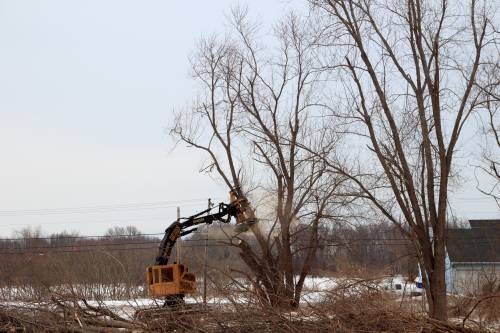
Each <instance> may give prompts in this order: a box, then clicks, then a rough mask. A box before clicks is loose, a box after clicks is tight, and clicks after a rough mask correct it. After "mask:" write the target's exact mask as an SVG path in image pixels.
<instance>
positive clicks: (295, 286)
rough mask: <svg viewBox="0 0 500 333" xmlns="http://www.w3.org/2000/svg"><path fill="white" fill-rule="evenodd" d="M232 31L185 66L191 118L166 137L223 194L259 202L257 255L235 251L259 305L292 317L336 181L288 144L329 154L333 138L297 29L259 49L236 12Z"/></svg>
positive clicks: (281, 28)
mask: <svg viewBox="0 0 500 333" xmlns="http://www.w3.org/2000/svg"><path fill="white" fill-rule="evenodd" d="M233 28H234V29H233V30H232V31H229V32H228V34H227V37H226V38H225V39H220V38H216V37H213V38H208V39H204V40H203V41H202V42H201V45H200V47H199V49H198V53H197V55H196V57H195V59H194V61H193V72H194V77H195V79H196V80H197V82H199V83H200V84H201V95H200V96H199V98H198V99H197V100H196V101H195V103H194V106H193V108H192V110H191V112H181V113H179V114H178V117H177V121H176V123H175V126H174V128H173V130H172V133H173V134H174V135H175V136H176V137H177V138H178V139H180V140H181V141H183V142H185V143H187V144H188V145H189V146H192V147H194V148H197V149H199V150H201V151H204V152H205V153H206V154H207V156H208V158H209V160H208V162H207V164H206V165H205V166H204V168H203V170H206V171H215V172H216V174H217V175H218V176H220V178H221V179H222V180H223V182H224V183H225V184H226V185H227V187H228V188H236V189H237V190H239V191H240V193H241V194H248V193H247V192H248V191H249V189H256V191H257V192H258V193H259V197H262V198H265V202H264V204H263V205H262V206H263V207H264V208H263V210H262V212H264V211H265V210H266V209H267V210H268V211H269V210H270V211H271V213H270V214H269V217H270V219H269V221H267V223H265V222H266V221H264V219H261V221H260V222H259V223H258V224H256V225H254V226H253V227H252V232H253V234H254V235H255V237H256V240H257V244H258V247H257V248H255V247H252V246H251V244H250V243H249V242H247V241H246V240H245V239H244V238H243V237H239V242H237V243H235V244H237V246H238V247H239V248H240V250H241V251H240V254H241V257H242V258H243V260H244V261H245V263H246V264H247V266H248V267H249V268H250V270H251V272H252V275H251V276H249V278H250V279H251V280H252V281H253V284H254V287H255V290H257V291H258V294H259V296H260V299H261V300H262V301H263V302H264V304H267V305H270V306H280V307H295V306H298V304H299V301H300V295H301V293H302V287H303V284H304V281H305V277H306V276H307V274H308V273H309V270H310V268H311V263H312V261H313V260H314V257H315V253H316V249H317V244H318V224H319V223H320V222H321V221H322V220H324V219H325V217H327V216H328V217H331V216H333V215H334V211H333V209H334V207H337V206H338V203H337V202H336V200H338V197H337V196H336V195H335V194H336V193H337V192H338V191H339V189H340V187H341V184H342V181H343V178H339V177H337V176H336V175H335V176H334V175H332V174H328V173H326V172H325V170H326V164H325V162H324V161H323V160H322V159H321V158H320V157H318V156H316V154H313V153H310V152H309V151H307V150H305V149H302V148H300V147H299V146H298V144H297V143H298V142H302V143H304V142H307V144H308V146H312V147H315V148H316V149H317V150H318V151H319V150H324V151H332V150H334V149H335V146H336V143H337V141H338V138H337V136H336V135H332V134H331V133H333V132H331V131H329V130H328V129H329V127H331V126H332V124H331V123H330V122H329V120H328V119H327V118H325V117H324V113H325V112H326V108H325V107H324V106H323V105H322V104H321V103H320V101H321V98H322V81H321V79H320V78H321V76H322V75H323V73H322V72H321V71H318V70H317V68H318V64H317V62H316V60H315V59H316V57H315V55H314V52H313V51H314V48H313V44H312V43H311V38H310V36H308V30H307V28H306V24H305V23H304V22H303V21H301V20H300V19H299V18H297V17H296V16H294V15H289V16H288V17H287V18H286V19H285V20H284V21H283V22H281V23H279V24H278V25H277V26H276V28H275V31H274V32H275V33H274V35H273V37H274V38H271V37H269V40H270V39H272V41H269V40H268V41H269V42H270V45H271V47H268V48H266V47H265V46H264V42H265V39H264V38H258V37H257V35H258V31H259V30H258V29H257V28H256V26H254V25H252V24H250V23H249V20H248V19H247V14H246V12H245V11H241V10H236V11H234V12H233ZM250 174H253V177H249V175H250ZM300 226H302V228H301V227H300ZM304 230H308V231H309V240H308V243H307V244H306V246H304V248H300V249H298V251H299V252H305V253H306V254H305V256H303V257H304V258H305V259H304V260H303V261H302V262H301V263H300V264H299V265H298V267H294V260H293V259H294V257H295V256H296V254H297V253H296V252H293V251H292V248H293V245H294V243H295V242H296V240H297V237H296V232H305V231H304ZM296 274H298V277H297V276H296Z"/></svg>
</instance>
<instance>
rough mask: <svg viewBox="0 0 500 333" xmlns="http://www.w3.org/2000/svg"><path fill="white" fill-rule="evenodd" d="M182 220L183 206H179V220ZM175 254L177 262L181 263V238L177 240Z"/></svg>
mask: <svg viewBox="0 0 500 333" xmlns="http://www.w3.org/2000/svg"><path fill="white" fill-rule="evenodd" d="M180 221H181V207H179V206H177V222H180ZM175 254H176V257H177V263H178V264H180V262H181V242H180V239H179V242H177V248H176V249H175Z"/></svg>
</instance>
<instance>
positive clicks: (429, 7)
mask: <svg viewBox="0 0 500 333" xmlns="http://www.w3.org/2000/svg"><path fill="white" fill-rule="evenodd" d="M311 3H312V4H313V7H314V8H315V9H316V18H317V20H318V21H319V26H320V33H321V36H322V37H321V38H322V39H321V40H320V42H319V43H320V44H321V45H323V46H325V49H326V50H327V51H329V52H330V54H331V57H328V58H327V63H326V66H327V69H329V70H338V71H337V72H336V73H338V74H339V76H338V81H337V82H336V84H335V87H334V88H335V89H342V91H343V92H344V93H345V94H346V97H345V98H342V99H340V101H341V103H343V104H342V106H340V107H339V108H338V110H337V112H336V115H337V116H338V117H342V119H345V120H346V123H348V124H349V126H348V131H349V133H351V134H354V135H355V137H356V140H357V142H356V145H355V146H356V147H357V148H359V150H356V151H361V153H360V155H359V156H360V157H359V159H361V162H360V161H359V160H358V162H357V163H356V164H354V166H351V167H350V168H346V167H342V166H341V165H339V163H337V162H336V161H335V157H334V156H332V157H331V159H330V162H329V164H330V167H332V169H333V170H334V171H335V172H340V173H342V174H344V175H345V176H348V177H349V178H350V179H351V181H352V183H353V186H354V189H356V190H358V191H359V195H360V197H361V198H363V199H366V200H368V201H369V202H371V204H372V205H373V206H374V207H376V209H377V210H378V211H379V212H381V213H382V214H383V215H384V216H385V218H386V219H388V220H390V221H392V222H393V223H394V224H395V225H397V226H399V227H400V229H401V231H402V232H403V233H404V234H405V235H406V236H407V237H409V238H410V239H411V240H412V241H413V243H414V245H415V247H416V249H417V254H418V259H419V263H420V265H421V267H422V269H423V271H424V274H423V275H424V284H425V288H426V295H427V302H428V309H429V314H430V316H431V317H433V318H436V319H440V320H446V319H447V299H446V285H445V238H446V220H447V207H448V192H449V184H450V177H451V176H452V175H453V173H454V172H455V170H454V167H453V166H454V154H455V152H456V150H457V149H458V148H457V147H458V146H457V145H458V144H459V138H460V137H461V134H462V132H463V131H464V130H465V128H466V126H467V125H468V120H469V118H470V117H471V115H472V114H473V113H475V112H476V111H479V110H481V109H484V107H485V102H486V101H485V99H484V94H483V92H482V91H481V89H479V88H478V87H477V86H476V83H477V82H478V81H479V80H480V78H479V76H480V75H481V73H482V68H483V67H484V66H485V64H484V62H483V60H484V58H485V56H486V55H490V54H491V53H493V54H496V56H498V53H494V52H495V49H494V46H495V44H496V43H497V41H496V38H498V35H497V34H496V32H495V31H496V30H495V28H494V27H493V26H492V25H493V24H494V20H493V19H492V16H491V15H494V10H495V8H493V4H492V3H491V2H490V3H489V4H490V6H489V7H488V3H487V2H485V3H481V4H480V3H479V2H478V1H474V0H473V1H470V3H469V4H468V6H463V5H462V3H461V2H454V3H453V4H450V3H449V2H448V1H446V0H442V1H422V0H407V1H377V0H373V1H368V0H325V1H323V0H312V1H311ZM353 142H354V141H353ZM365 145H366V147H367V149H366V150H365V149H364V148H363V146H365Z"/></svg>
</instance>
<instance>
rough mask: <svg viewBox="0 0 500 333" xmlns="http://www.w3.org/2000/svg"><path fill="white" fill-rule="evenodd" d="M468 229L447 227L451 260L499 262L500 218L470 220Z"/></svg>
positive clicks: (447, 247)
mask: <svg viewBox="0 0 500 333" xmlns="http://www.w3.org/2000/svg"><path fill="white" fill-rule="evenodd" d="M469 223H470V225H471V228H470V229H448V231H447V232H448V235H447V239H446V249H447V251H448V255H449V257H450V261H451V262H498V263H500V220H470V221H469Z"/></svg>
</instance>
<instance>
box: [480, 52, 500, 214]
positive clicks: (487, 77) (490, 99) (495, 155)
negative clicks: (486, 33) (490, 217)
mask: <svg viewBox="0 0 500 333" xmlns="http://www.w3.org/2000/svg"><path fill="white" fill-rule="evenodd" d="M496 52H497V54H498V53H500V49H499V47H498V45H496ZM481 79H482V80H481V81H479V82H477V86H478V87H479V89H480V90H481V91H482V92H483V94H484V104H485V108H486V113H485V115H486V116H485V117H483V118H486V119H485V121H484V124H485V125H484V133H485V139H486V144H485V147H484V149H483V161H484V163H483V164H482V165H480V166H478V169H479V170H480V171H481V172H483V173H484V174H486V175H487V179H488V184H486V182H479V181H478V185H477V188H478V189H479V191H481V192H482V193H484V194H486V195H488V196H490V197H492V198H493V199H495V201H496V203H497V205H498V206H499V207H500V111H499V109H500V91H499V90H500V88H499V87H500V59H499V57H498V56H496V57H490V59H488V60H487V61H485V66H484V68H483V75H482V77H481Z"/></svg>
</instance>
